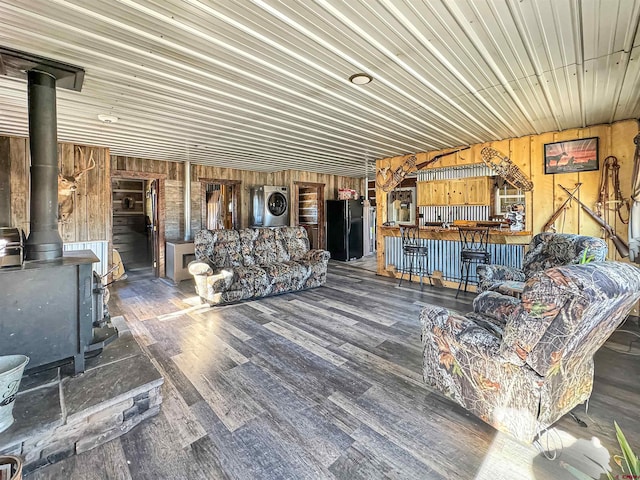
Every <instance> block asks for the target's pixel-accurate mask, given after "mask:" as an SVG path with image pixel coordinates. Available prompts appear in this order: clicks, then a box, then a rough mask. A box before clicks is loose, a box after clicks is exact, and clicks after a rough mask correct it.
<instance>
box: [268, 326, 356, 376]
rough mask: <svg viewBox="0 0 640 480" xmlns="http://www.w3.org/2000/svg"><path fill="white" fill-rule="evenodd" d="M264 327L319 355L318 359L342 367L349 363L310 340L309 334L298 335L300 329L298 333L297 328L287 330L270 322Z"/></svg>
mask: <svg viewBox="0 0 640 480" xmlns="http://www.w3.org/2000/svg"><path fill="white" fill-rule="evenodd" d="M264 327H265V328H266V329H268V330H271V331H272V332H274V333H277V334H278V335H280V336H281V337H284V338H286V339H287V340H290V341H291V342H293V343H295V344H297V345H300V346H301V347H303V348H304V349H306V350H308V351H310V352H311V353H313V354H314V355H317V356H318V357H320V358H323V359H324V360H327V361H328V362H331V363H333V364H334V365H338V366H340V365H342V364H343V363H345V362H346V361H347V360H346V359H345V358H344V357H341V356H340V355H337V354H335V353H333V352H331V351H330V350H327V349H326V348H324V347H323V346H321V345H318V344H317V343H315V342H314V341H313V340H311V339H309V334H301V333H298V332H299V331H300V330H299V329H296V330H298V331H296V330H294V328H295V327H291V326H289V327H288V328H287V327H283V326H281V325H279V324H277V323H274V322H269V323H267V324H265V325H264ZM305 333H306V332H305ZM316 338H317V337H316Z"/></svg>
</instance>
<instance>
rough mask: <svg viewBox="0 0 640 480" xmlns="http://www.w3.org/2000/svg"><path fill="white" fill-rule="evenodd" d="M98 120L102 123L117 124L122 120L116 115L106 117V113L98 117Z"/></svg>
mask: <svg viewBox="0 0 640 480" xmlns="http://www.w3.org/2000/svg"><path fill="white" fill-rule="evenodd" d="M98 120H100V121H101V122H102V123H117V122H118V120H120V119H119V118H118V117H116V116H115V115H105V114H104V113H101V114H100V115H98Z"/></svg>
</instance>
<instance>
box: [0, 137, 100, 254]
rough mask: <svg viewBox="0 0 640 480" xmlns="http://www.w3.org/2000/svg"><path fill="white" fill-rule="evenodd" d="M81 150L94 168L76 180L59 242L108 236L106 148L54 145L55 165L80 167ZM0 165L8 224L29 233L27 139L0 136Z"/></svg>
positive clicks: (66, 169) (67, 170) (65, 169)
mask: <svg viewBox="0 0 640 480" xmlns="http://www.w3.org/2000/svg"><path fill="white" fill-rule="evenodd" d="M78 149H81V150H82V152H83V153H84V156H85V158H86V160H88V159H89V156H90V155H91V153H93V158H94V160H95V161H96V167H95V168H94V169H92V170H90V171H88V172H87V173H86V174H85V175H84V176H83V177H82V179H81V180H80V182H79V185H78V189H77V191H76V193H75V194H74V197H75V198H74V208H73V213H72V214H71V216H70V217H69V219H68V221H67V222H66V223H60V224H59V229H60V236H61V237H62V241H63V242H89V241H97V240H110V239H111V222H110V217H111V188H110V182H111V180H110V177H111V173H110V167H111V165H110V162H109V161H108V159H109V149H108V148H105V147H93V146H86V145H76V144H72V143H59V144H58V168H59V169H60V171H61V172H63V173H64V174H65V175H71V174H72V173H74V172H75V171H76V170H77V169H78V168H80V161H81V154H80V152H79V151H78ZM0 165H2V166H3V167H4V168H6V169H8V171H3V172H0V174H1V175H7V174H8V175H9V177H10V189H11V225H12V226H13V227H18V228H21V229H23V230H24V231H25V234H27V235H28V233H29V178H30V175H29V166H30V152H29V139H28V138H24V137H0Z"/></svg>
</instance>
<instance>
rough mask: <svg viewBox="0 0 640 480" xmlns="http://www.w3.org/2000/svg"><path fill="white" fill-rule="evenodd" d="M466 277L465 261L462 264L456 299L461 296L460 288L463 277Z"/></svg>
mask: <svg viewBox="0 0 640 480" xmlns="http://www.w3.org/2000/svg"><path fill="white" fill-rule="evenodd" d="M463 276H464V260H462V261H461V263H460V281H459V282H458V290H457V291H456V298H458V295H459V294H460V288H461V287H462V277H463Z"/></svg>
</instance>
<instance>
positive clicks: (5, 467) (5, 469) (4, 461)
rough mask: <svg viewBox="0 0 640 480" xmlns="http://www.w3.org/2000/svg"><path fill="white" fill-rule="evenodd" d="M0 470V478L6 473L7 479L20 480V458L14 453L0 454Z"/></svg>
mask: <svg viewBox="0 0 640 480" xmlns="http://www.w3.org/2000/svg"><path fill="white" fill-rule="evenodd" d="M0 472H2V473H0V478H5V477H3V476H2V475H3V474H6V475H9V476H8V477H6V478H8V479H9V480H22V459H21V458H20V457H16V456H14V455H3V456H0ZM6 475H5V476H6Z"/></svg>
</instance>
